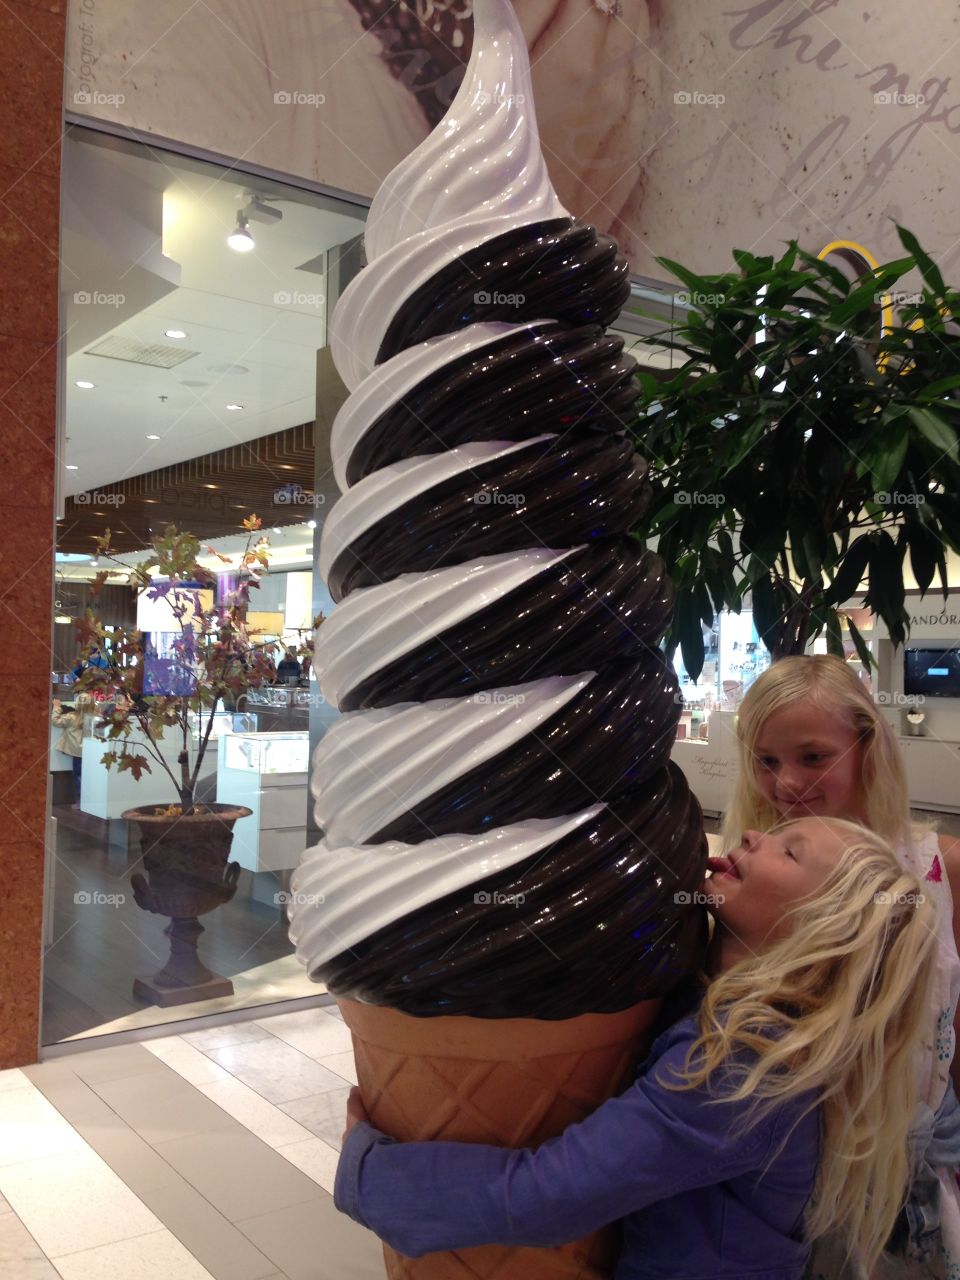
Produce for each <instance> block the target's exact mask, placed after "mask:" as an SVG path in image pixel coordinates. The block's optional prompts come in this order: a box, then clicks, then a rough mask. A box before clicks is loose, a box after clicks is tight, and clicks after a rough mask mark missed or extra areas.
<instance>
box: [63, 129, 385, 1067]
mask: <svg viewBox="0 0 960 1280" xmlns="http://www.w3.org/2000/svg"><path fill="white" fill-rule="evenodd" d="M63 174H64V179H63V182H64V187H63V222H62V274H61V281H62V305H63V311H64V317H63V318H64V332H65V341H64V347H65V352H64V357H63V359H64V364H63V369H62V374H63V376H62V386H63V388H64V392H63V396H62V402H61V405H60V417H61V459H62V462H63V464H64V465H63V470H62V472H61V474H60V476H59V484H60V494H61V506H60V510H61V512H62V515H61V517H60V518H59V520H58V525H57V557H56V583H55V600H56V607H55V611H54V612H55V628H54V631H55V636H54V652H55V657H54V661H53V663H52V664H51V665H52V672H51V683H52V688H51V755H50V767H51V775H52V776H51V791H50V794H51V801H52V814H51V817H52V821H51V823H50V833H51V835H50V854H49V856H50V867H49V871H48V877H47V879H48V886H49V889H48V903H47V913H46V936H45V952H44V957H45V958H44V1000H43V1031H42V1038H43V1042H44V1043H45V1044H51V1043H54V1042H59V1041H64V1040H70V1039H75V1038H85V1037H88V1036H92V1035H100V1034H105V1033H109V1032H115V1031H122V1030H128V1029H136V1028H140V1027H144V1026H150V1025H156V1024H158V1023H165V1022H172V1021H175V1020H178V1019H182V1018H195V1017H199V1016H203V1015H204V1014H207V1013H213V1012H223V1011H229V1010H232V1009H237V1008H246V1007H252V1006H256V1005H260V1004H268V1003H273V1002H277V1001H282V1000H290V999H298V998H301V997H316V996H317V995H318V994H322V992H323V988H322V987H318V986H316V985H315V984H313V983H311V982H309V981H308V979H307V977H306V975H305V973H304V972H303V969H302V967H301V965H300V964H299V962H298V961H297V960H296V958H295V956H294V955H293V949H292V946H291V944H290V941H289V937H288V934H287V926H286V920H285V916H284V911H283V902H284V900H285V894H286V890H287V887H288V884H289V877H290V874H291V871H292V869H293V868H294V867H295V866H296V864H297V862H298V861H299V858H300V855H301V853H302V851H303V849H304V848H306V847H307V845H308V844H309V843H311V840H312V839H316V835H315V834H312V835H311V834H310V833H309V823H310V798H309V792H308V789H307V771H306V765H305V760H306V749H307V748H306V744H307V735H308V732H309V731H310V728H311V720H312V719H313V718H314V715H315V714H316V715H321V714H322V716H325V717H328V718H329V716H330V715H331V712H330V709H329V708H326V707H323V706H322V705H321V704H322V699H321V698H320V697H319V693H318V686H317V683H316V679H315V675H314V673H313V671H312V664H310V663H304V662H303V661H302V657H303V651H304V650H305V649H306V648H307V646H308V645H309V642H310V640H311V637H312V633H313V626H314V619H315V618H316V616H317V614H318V613H319V612H320V611H324V612H329V600H328V598H327V597H326V595H325V593H324V592H323V590H322V588H321V585H320V584H318V583H315V582H314V581H313V573H312V566H313V561H314V542H315V537H316V530H317V526H318V524H321V523H322V514H323V508H324V506H325V504H326V502H327V497H328V491H329V497H330V501H331V502H332V500H333V496H334V490H333V484H332V479H330V480H328V479H326V478H325V476H324V470H325V468H324V465H323V462H322V459H323V457H324V450H326V449H327V448H328V444H327V441H326V439H325V438H324V439H323V440H318V439H316V438H315V420H316V417H317V404H318V401H319V402H324V403H326V404H327V405H329V404H330V403H336V402H337V401H336V397H338V396H342V388H341V387H340V384H339V381H338V380H335V379H334V378H333V377H332V376H331V375H330V373H329V372H328V370H329V368H330V364H329V359H328V353H327V352H326V350H325V349H326V346H327V321H328V316H329V313H330V311H331V309H332V306H333V304H334V303H335V302H336V298H337V295H338V293H339V292H340V290H341V288H342V287H343V285H344V284H345V283H346V282H347V280H348V278H349V272H348V270H347V269H346V268H345V266H344V264H345V263H347V262H348V261H349V262H353V261H354V259H358V255H357V253H356V243H357V237H358V236H359V235H360V233H361V232H362V230H363V221H364V218H365V215H366V211H365V209H364V208H363V207H362V206H360V205H356V204H352V203H349V202H347V201H344V200H340V199H335V198H333V197H331V196H327V195H323V194H320V193H317V192H313V191H310V190H306V189H304V188H303V187H300V186H296V185H291V184H288V183H285V182H281V181H278V180H275V179H273V178H268V177H265V176H261V175H256V174H250V173H244V172H243V171H242V170H240V169H238V168H237V167H236V166H230V167H227V166H218V165H215V164H212V163H208V162H206V161H200V160H197V159H195V158H193V157H188V156H184V155H178V154H174V153H172V152H169V151H164V150H162V149H160V148H158V147H156V146H153V145H144V144H141V143H136V142H131V141H128V140H121V139H118V138H116V137H113V136H111V135H108V134H105V133H99V132H96V131H93V130H87V129H81V128H77V127H70V128H69V129H68V131H67V136H66V138H65V140H64V158H63ZM243 227H246V228H247V230H248V240H249V238H251V237H252V245H253V247H252V248H251V247H250V246H249V243H248V244H247V245H246V247H247V248H248V250H249V251H247V252H242V253H241V252H238V251H237V249H236V248H235V247H234V244H231V243H228V237H230V238H232V239H234V242H235V243H236V241H235V235H234V233H236V232H237V230H238V228H243ZM353 269H355V268H353ZM325 359H326V363H325ZM325 379H328V380H329V381H325ZM318 459H319V460H318ZM251 513H256V514H257V515H259V516H260V517H261V519H262V520H263V533H264V535H265V536H266V537H267V539H268V540H269V544H270V546H269V554H270V573H269V574H268V575H266V576H265V577H264V578H263V580H262V582H261V585H260V587H259V589H258V590H257V591H255V592H251V599H250V604H249V607H248V609H247V613H246V619H247V625H248V627H249V628H250V632H251V636H252V637H253V641H254V643H255V644H257V645H258V646H260V647H262V648H263V650H264V651H265V652H267V651H270V652H271V653H272V656H273V658H274V660H275V662H276V663H277V664H278V665H279V664H280V662H281V660H282V659H284V657H285V651H287V650H289V649H291V648H292V649H294V650H300V652H299V653H296V654H295V655H294V657H293V659H292V660H291V659H290V658H289V656H288V658H287V661H286V662H285V663H284V666H283V668H282V670H281V672H280V675H279V677H278V679H277V682H276V684H274V683H269V684H268V685H266V686H265V687H264V688H263V689H262V690H260V691H256V693H255V694H251V696H249V697H248V696H246V695H244V694H240V696H238V697H235V698H231V699H230V702H231V704H232V705H227V706H223V705H222V704H221V706H220V708H219V711H218V715H217V716H216V719H215V723H214V725H213V728H212V732H211V734H210V736H209V741H208V742H207V743H206V750H205V753H204V755H203V759H202V764H201V769H200V774H199V781H198V786H197V797H198V799H199V800H200V802H201V803H203V804H206V803H214V802H218V803H227V804H241V805H243V806H244V807H245V808H247V809H249V810H251V811H252V812H251V816H250V817H248V818H244V819H242V822H243V823H244V824H245V825H243V826H242V827H241V825H240V823H238V825H237V828H236V831H237V832H239V835H236V833H235V838H234V842H233V847H232V849H231V851H230V855H229V856H230V858H231V860H232V862H233V863H234V864H235V870H229V871H227V872H226V873H224V874H223V876H222V877H221V880H220V882H219V884H218V885H217V886H214V889H213V890H211V891H210V892H206V893H205V895H204V894H200V893H199V892H198V891H197V890H196V885H193V887H191V875H193V873H194V872H195V871H196V866H197V865H199V861H200V854H199V853H196V856H194V852H193V851H191V849H190V848H189V847H188V849H187V852H186V854H185V855H184V858H185V861H181V862H180V863H179V864H177V863H176V860H173V861H171V863H170V866H171V867H174V870H175V871H176V874H178V875H180V876H181V880H182V883H181V884H180V885H179V889H178V891H177V893H175V894H171V893H168V892H166V890H164V892H161V886H160V882H159V880H158V879H157V878H156V877H155V876H154V874H153V867H154V866H155V864H156V862H157V858H158V857H159V854H157V852H156V848H155V844H154V843H153V842H152V840H151V839H146V838H145V839H144V840H143V841H141V832H140V831H139V830H137V829H136V825H137V824H136V823H134V822H133V821H127V820H124V819H123V818H122V816H121V815H122V813H123V812H124V811H126V810H127V809H130V808H132V807H142V806H144V805H151V804H156V805H159V806H168V805H171V804H174V803H175V802H176V801H177V800H178V796H177V792H176V790H175V787H174V784H173V782H172V780H171V778H170V777H169V775H168V774H167V772H166V766H168V765H169V766H171V767H172V768H173V770H174V771H176V769H177V767H178V764H177V760H178V752H181V751H182V752H183V753H184V756H185V758H186V759H189V760H190V761H195V760H197V758H198V752H199V749H200V747H201V745H202V739H201V735H200V732H199V726H198V724H197V722H196V717H194V718H193V719H191V720H190V721H189V723H188V726H187V731H186V734H185V737H184V740H183V742H182V743H181V742H179V741H178V740H177V739H176V738H175V737H172V736H170V735H165V737H164V739H163V741H162V742H161V743H158V744H155V745H156V747H157V748H158V750H159V755H160V756H161V757H162V759H159V760H158V759H157V758H156V757H155V756H153V755H152V754H151V752H150V743H149V741H144V742H143V743H142V746H143V749H144V753H145V754H146V755H147V756H149V757H150V759H151V770H150V772H144V773H143V774H142V775H141V776H140V777H139V778H137V777H135V776H134V774H133V772H132V771H130V770H126V771H119V770H117V769H115V768H114V769H108V768H107V767H106V766H105V764H104V763H103V755H104V753H105V752H106V751H109V750H110V749H111V748H112V747H114V746H115V745H116V744H115V743H111V742H109V741H105V740H104V738H103V731H102V729H101V730H100V732H99V733H97V732H95V731H94V728H93V726H94V724H95V723H96V722H97V721H100V722H101V723H102V717H103V714H104V712H105V711H108V710H109V706H108V705H106V704H101V705H99V706H96V705H93V706H91V705H90V704H89V703H86V702H81V703H80V705H79V706H78V705H77V701H76V698H77V693H76V689H75V680H76V677H77V675H78V674H79V673H80V671H81V670H82V664H81V663H80V660H79V659H80V646H81V639H80V638H79V637H78V631H77V626H76V622H77V619H79V618H82V617H83V616H84V612H85V609H86V608H87V607H88V606H89V605H90V604H91V603H92V584H93V580H94V578H95V576H96V575H97V574H98V572H100V571H101V570H109V569H112V568H113V567H114V566H113V565H111V564H110V563H108V562H104V561H103V560H100V559H98V554H97V537H98V536H99V535H102V534H103V533H104V531H105V530H106V529H107V528H109V529H110V530H111V540H112V545H113V546H114V547H115V548H116V550H117V552H118V554H119V555H120V557H121V559H122V560H123V561H124V563H125V564H127V565H128V566H132V565H133V564H134V563H135V562H136V561H137V560H138V559H140V558H142V557H143V555H144V548H146V547H147V546H148V545H149V542H150V538H151V536H152V535H153V534H154V533H155V532H160V531H162V530H163V529H164V528H165V527H166V526H168V525H170V524H173V525H175V526H176V527H177V528H178V529H180V530H182V531H187V532H189V533H192V534H194V535H196V537H197V538H199V539H200V542H201V545H202V547H203V548H204V551H203V553H202V555H203V557H205V558H203V560H202V562H203V563H204V565H205V566H206V567H208V568H209V569H210V570H211V572H213V573H215V574H216V575H217V585H216V587H215V588H212V589H210V590H209V591H207V592H206V594H205V598H204V604H203V607H205V608H210V607H213V606H214V605H215V604H220V603H221V602H222V601H224V600H225V599H227V598H228V596H229V594H230V593H231V592H233V591H235V590H236V585H237V583H236V577H235V574H236V570H235V569H234V571H233V575H231V573H230V572H229V571H228V570H227V569H226V568H225V567H224V565H223V563H222V561H221V560H220V559H219V558H218V556H219V555H226V556H232V557H234V558H235V557H236V555H237V553H238V552H239V551H240V549H241V548H242V546H243V544H244V542H245V540H246V535H245V534H244V532H243V530H242V527H241V522H242V520H243V519H244V517H245V516H247V515H248V514H251ZM125 576H126V575H125V573H116V574H114V575H113V576H111V577H109V578H108V579H107V581H106V584H105V585H104V586H103V588H102V590H101V591H100V593H99V596H98V597H97V601H96V603H97V612H98V614H99V616H100V618H101V620H102V621H103V622H104V623H105V624H106V625H107V626H108V627H109V628H111V629H112V628H123V629H125V630H126V631H127V632H131V631H137V632H139V633H140V634H142V636H143V646H144V647H143V650H142V653H143V656H144V685H143V698H144V702H145V705H146V704H147V703H148V702H149V699H150V697H151V696H156V693H154V694H153V695H151V689H150V687H149V684H148V681H147V679H146V677H147V674H148V670H147V669H148V666H149V665H150V662H152V664H153V667H154V670H155V671H157V672H159V673H160V674H161V675H163V673H164V672H166V673H167V675H168V677H169V672H170V668H171V665H172V662H175V659H173V658H172V655H173V654H174V650H173V649H172V648H171V644H170V638H171V635H172V634H173V635H176V634H177V631H176V626H174V625H173V624H171V622H170V619H169V617H168V618H167V619H166V620H164V619H163V618H158V617H156V616H154V615H155V614H156V606H157V603H158V602H153V606H150V602H142V601H141V604H140V606H139V609H138V603H137V600H136V597H135V595H134V593H133V592H132V591H131V589H130V587H129V585H128V583H127V582H126V581H125ZM198 596H204V592H198ZM160 603H162V602H160ZM151 607H153V613H151ZM103 649H104V652H103V655H102V657H103V660H104V661H109V660H111V659H112V657H113V656H114V651H113V646H112V643H111V641H110V639H106V640H104V642H103ZM148 658H149V659H150V662H148V661H147V659H148ZM157 692H160V691H159V690H158V691H157ZM168 692H169V693H171V695H174V696H176V695H177V694H178V693H179V690H178V689H174V688H170V689H169V690H168ZM318 708H320V710H319V711H318V710H317V709H318ZM251 735H254V736H251ZM271 742H273V743H274V744H275V748H276V749H275V750H273V751H271V750H270V749H269V744H270V743H271ZM251 743H252V744H254V745H255V746H256V747H257V750H258V751H262V753H263V762H262V765H263V767H262V768H260V769H257V770H253V769H248V770H247V771H245V772H244V771H241V770H238V769H237V768H236V767H235V766H236V760H235V755H236V750H237V749H240V748H241V747H243V746H247V747H248V748H249V747H250V744H251ZM227 744H234V748H235V749H234V750H233V751H232V752H231V754H230V762H231V767H230V768H227V767H226V765H225V759H226V756H227V752H226V750H225V748H226V746H227ZM264 744H266V745H264ZM292 747H296V752H295V753H293V754H291V752H292ZM284 751H286V755H283V758H282V759H280V757H279V756H278V752H280V753H281V755H282V753H283V752H284ZM241 754H242V752H241ZM294 755H295V758H294ZM164 874H166V872H164ZM167 878H168V879H169V875H168V876H167ZM195 878H196V877H195V876H194V879H195ZM161 879H162V876H161ZM167 887H169V886H167ZM208 887H209V886H208ZM178 912H179V913H180V915H181V916H183V917H186V918H189V919H194V920H196V921H197V922H198V923H199V924H200V925H201V926H202V933H201V936H200V937H199V942H198V943H197V945H196V957H197V958H198V960H199V962H200V964H201V965H202V966H205V968H206V970H207V971H209V974H210V975H211V978H210V980H209V981H207V980H205V979H201V977H199V976H198V974H200V968H199V967H198V966H197V965H196V964H194V965H193V966H192V968H190V969H189V971H188V970H187V969H184V968H183V967H181V968H177V966H176V965H175V964H173V962H172V959H171V957H172V951H171V937H170V930H171V921H172V920H173V919H174V918H176V917H177V913H178ZM191 927H192V926H191ZM163 975H166V976H165V977H164V976H163Z"/></svg>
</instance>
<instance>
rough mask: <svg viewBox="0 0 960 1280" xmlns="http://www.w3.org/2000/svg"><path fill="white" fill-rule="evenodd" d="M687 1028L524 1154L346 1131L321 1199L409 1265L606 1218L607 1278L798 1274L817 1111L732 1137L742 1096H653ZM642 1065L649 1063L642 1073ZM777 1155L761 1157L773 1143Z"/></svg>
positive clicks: (545, 1236) (659, 1092)
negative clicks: (612, 1261) (610, 1270)
mask: <svg viewBox="0 0 960 1280" xmlns="http://www.w3.org/2000/svg"><path fill="white" fill-rule="evenodd" d="M696 1037H697V1029H696V1015H695V1014H693V1015H690V1016H688V1017H686V1018H683V1019H682V1020H681V1021H680V1022H677V1023H676V1024H675V1025H674V1026H672V1027H670V1028H669V1029H668V1030H667V1031H665V1032H664V1033H663V1034H662V1035H661V1036H660V1037H659V1038H658V1039H657V1040H656V1041H655V1042H654V1044H653V1047H652V1049H651V1051H650V1054H649V1056H648V1058H647V1059H646V1061H645V1062H644V1063H643V1065H642V1066H641V1067H640V1069H639V1072H638V1075H637V1079H636V1081H635V1082H634V1083H633V1084H632V1085H631V1086H630V1088H628V1089H627V1090H626V1091H625V1092H624V1093H622V1094H621V1095H620V1096H619V1097H617V1098H612V1099H611V1100H610V1101H609V1102H606V1103H604V1104H603V1106H601V1107H600V1108H599V1109H598V1110H597V1111H595V1112H594V1113H593V1114H592V1115H590V1116H588V1117H587V1118H586V1119H585V1120H583V1121H581V1122H580V1123H579V1124H574V1125H571V1126H570V1127H569V1128H568V1129H566V1130H565V1131H564V1133H562V1134H561V1135H560V1136H559V1137H557V1138H551V1139H550V1140H549V1141H547V1142H545V1143H543V1144H542V1146H540V1147H538V1148H537V1149H536V1150H530V1149H524V1150H519V1151H511V1150H504V1149H501V1148H500V1147H491V1146H484V1145H480V1144H474V1143H460V1142H396V1141H394V1140H393V1139H392V1138H388V1137H386V1136H385V1135H384V1134H382V1133H380V1132H379V1131H378V1130H377V1129H374V1128H373V1127H372V1126H371V1125H369V1124H358V1125H356V1126H355V1127H354V1129H353V1130H352V1131H351V1133H350V1135H349V1137H348V1138H347V1141H346V1143H345V1144H344V1147H343V1151H342V1153H341V1156H340V1163H339V1165H338V1167H337V1178H336V1184H335V1186H334V1203H335V1204H336V1206H337V1208H338V1209H340V1210H341V1211H342V1212H343V1213H346V1214H349V1215H350V1217H351V1218H353V1219H354V1220H355V1221H357V1222H359V1223H360V1224H361V1225H362V1226H365V1227H369V1229H370V1230H371V1231H374V1232H375V1233H376V1234H377V1235H378V1236H379V1237H380V1238H381V1239H382V1240H385V1241H386V1242H387V1244H389V1245H391V1246H392V1247H393V1248H394V1249H396V1250H397V1251H398V1252H399V1253H402V1254H405V1255H406V1256H407V1257H410V1258H418V1257H420V1255H421V1254H424V1253H431V1252H434V1251H436V1250H441V1249H463V1248H469V1247H470V1246H472V1245H483V1244H515V1245H533V1246H547V1245H556V1244H565V1243H567V1242H569V1241H571V1240H576V1239H578V1238H579V1237H580V1236H584V1235H587V1234H589V1233H590V1232H591V1231H594V1230H596V1229H597V1228H598V1227H601V1226H603V1225H604V1224H606V1223H609V1222H613V1221H614V1220H615V1219H620V1218H622V1219H623V1220H624V1221H623V1231H624V1245H623V1252H622V1254H621V1257H620V1261H619V1264H618V1266H617V1269H616V1272H615V1280H721V1278H722V1280H748V1278H749V1280H800V1278H801V1277H802V1276H803V1273H804V1267H805V1264H806V1262H807V1258H808V1253H809V1249H808V1247H807V1245H806V1244H805V1243H804V1241H803V1235H802V1228H803V1211H804V1208H805V1206H806V1204H807V1201H808V1199H809V1197H810V1195H811V1194H812V1192H813V1186H814V1180H815V1176H816V1170H817V1163H818V1159H819V1152H820V1115H819V1108H816V1107H815V1108H814V1109H813V1110H812V1111H811V1112H810V1113H809V1114H808V1115H807V1116H805V1117H804V1118H803V1119H799V1122H798V1118H799V1117H800V1116H801V1114H802V1112H803V1110H804V1107H805V1106H807V1105H809V1103H810V1101H811V1100H812V1099H811V1095H809V1094H807V1095H804V1096H801V1097H798V1098H796V1099H791V1100H790V1101H789V1102H786V1103H783V1104H782V1105H781V1106H780V1107H778V1109H777V1110H776V1111H775V1112H774V1113H773V1114H772V1115H771V1116H770V1117H769V1118H768V1119H766V1120H764V1121H763V1122H762V1123H760V1124H759V1125H757V1126H756V1127H755V1128H754V1129H753V1130H751V1131H750V1133H748V1134H746V1135H744V1133H743V1131H742V1130H743V1126H742V1123H741V1121H742V1117H743V1115H744V1114H745V1111H746V1109H747V1105H748V1104H746V1103H740V1102H736V1103H733V1102H723V1103H719V1104H718V1103H713V1104H711V1103H710V1102H709V1099H710V1097H711V1096H712V1097H714V1098H715V1097H716V1096H717V1095H718V1094H722V1093H723V1092H724V1088H723V1081H722V1080H721V1081H720V1082H719V1083H718V1082H717V1081H716V1077H714V1079H712V1080H711V1083H710V1092H709V1093H708V1092H707V1089H706V1088H705V1087H703V1086H701V1088H699V1089H695V1090H688V1091H685V1092H682V1093H676V1092H672V1091H670V1090H667V1089H663V1088H662V1087H661V1086H660V1085H659V1083H658V1081H657V1079H655V1076H659V1075H661V1074H663V1075H664V1076H665V1078H667V1079H669V1078H670V1074H671V1073H670V1072H669V1070H668V1071H666V1072H663V1071H662V1069H663V1068H669V1067H670V1066H676V1067H678V1068H679V1067H681V1066H682V1064H683V1061H684V1058H685V1056H686V1052H687V1049H688V1048H689V1047H690V1045H691V1044H692V1043H693V1042H694V1040H695V1039H696ZM654 1067H656V1068H657V1070H656V1071H654ZM794 1124H796V1129H795V1130H794V1132H793V1133H792V1134H791V1135H790V1137H789V1138H788V1139H787V1142H786V1143H785V1145H784V1148H783V1151H782V1152H781V1153H780V1154H779V1155H777V1156H776V1158H775V1159H773V1161H772V1163H771V1165H770V1168H769V1169H768V1170H767V1172H766V1174H764V1175H763V1176H761V1175H762V1172H763V1169H764V1166H765V1164H766V1162H767V1161H768V1160H769V1159H770V1158H771V1157H772V1156H774V1154H775V1152H776V1151H777V1148H778V1146H779V1144H780V1143H781V1142H782V1141H783V1139H784V1136H785V1135H786V1134H788V1133H790V1129H791V1127H792V1126H793V1125H794Z"/></svg>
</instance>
